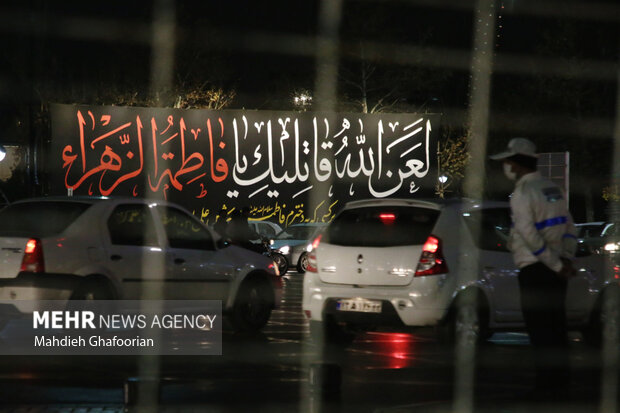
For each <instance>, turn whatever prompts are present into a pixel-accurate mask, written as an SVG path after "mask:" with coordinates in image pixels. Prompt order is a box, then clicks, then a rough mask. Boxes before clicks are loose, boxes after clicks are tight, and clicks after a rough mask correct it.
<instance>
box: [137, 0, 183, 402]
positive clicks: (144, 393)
mask: <svg viewBox="0 0 620 413" xmlns="http://www.w3.org/2000/svg"><path fill="white" fill-rule="evenodd" d="M152 13H153V21H152V28H151V75H150V76H151V78H150V93H151V96H152V97H153V99H154V101H155V102H156V104H157V105H159V106H167V101H168V99H169V98H170V96H171V95H170V92H171V90H172V86H173V71H174V56H175V44H176V6H175V1H174V0H155V2H154V3H153V11H152ZM147 159H149V158H148V157H147ZM147 162H152V161H147ZM146 169H147V170H154V167H153V166H152V165H146ZM144 178H145V180H148V176H147V175H145V177H144ZM144 186H145V188H148V187H149V184H148V182H145V185H144ZM149 194H150V192H149V191H148V190H147V191H146V195H145V196H147V197H148V196H149ZM150 196H153V197H155V196H157V195H153V194H151V195H150ZM165 259H166V257H165V255H164V254H163V253H162V255H160V256H159V258H158V259H156V260H148V261H147V260H144V261H143V262H142V274H149V277H150V278H152V279H156V280H162V281H163V280H164V278H165V268H166V262H165ZM154 261H156V262H154ZM163 292H164V290H163V282H154V283H146V284H145V285H144V286H143V290H142V291H141V297H142V299H143V300H163V299H164V298H165V297H164V295H163ZM148 334H151V337H152V336H153V335H156V334H158V332H157V331H156V330H150V331H149V332H148ZM152 338H156V337H152ZM160 376H161V371H160V359H159V357H158V356H147V355H143V356H141V357H140V361H139V383H138V395H137V406H136V409H137V411H138V412H140V413H142V412H145V413H146V412H156V411H159V409H158V407H157V405H158V402H159V390H160V388H159V382H160V380H161V377H160Z"/></svg>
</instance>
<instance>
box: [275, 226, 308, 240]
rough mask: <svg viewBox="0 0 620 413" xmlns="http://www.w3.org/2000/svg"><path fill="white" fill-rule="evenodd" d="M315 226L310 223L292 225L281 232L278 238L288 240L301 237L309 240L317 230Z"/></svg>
mask: <svg viewBox="0 0 620 413" xmlns="http://www.w3.org/2000/svg"><path fill="white" fill-rule="evenodd" d="M316 228H317V227H315V226H310V225H299V226H291V227H288V228H287V229H285V230H284V231H282V232H280V233H279V234H278V235H277V236H276V239H277V240H288V239H299V240H307V239H310V237H311V236H312V234H314V232H315V231H316Z"/></svg>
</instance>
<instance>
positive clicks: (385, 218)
mask: <svg viewBox="0 0 620 413" xmlns="http://www.w3.org/2000/svg"><path fill="white" fill-rule="evenodd" d="M379 219H381V222H382V223H384V224H387V225H390V224H393V223H394V221H396V215H394V214H379Z"/></svg>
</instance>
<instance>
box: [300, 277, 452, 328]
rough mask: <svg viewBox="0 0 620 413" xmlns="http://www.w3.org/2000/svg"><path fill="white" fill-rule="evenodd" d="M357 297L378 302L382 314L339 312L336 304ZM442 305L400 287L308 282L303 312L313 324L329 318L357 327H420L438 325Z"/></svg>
mask: <svg viewBox="0 0 620 413" xmlns="http://www.w3.org/2000/svg"><path fill="white" fill-rule="evenodd" d="M306 274H307V273H306ZM311 277H312V275H310V277H309V278H311ZM304 281H305V282H306V281H307V280H304ZM310 284H312V285H310ZM357 297H363V298H364V299H368V300H374V301H381V303H382V306H381V313H365V312H358V311H341V310H339V309H338V306H337V304H338V301H339V300H341V299H350V298H357ZM442 302H443V300H442V299H441V298H440V297H438V296H435V297H434V299H431V300H429V297H428V295H426V296H425V295H424V294H420V293H419V292H416V293H412V292H411V290H410V289H407V288H403V287H397V288H395V287H387V288H381V287H369V288H356V287H353V286H342V285H338V286H335V285H327V284H324V283H312V282H311V281H308V282H306V285H305V286H304V298H303V310H304V312H305V313H306V315H307V316H308V315H309V318H310V319H311V320H315V321H322V320H323V319H324V318H325V317H326V316H329V317H331V318H333V319H335V320H337V321H343V322H349V323H352V324H357V325H369V326H376V327H380V326H399V325H403V326H411V327H423V326H433V325H437V324H438V323H439V322H440V321H441V320H442V318H443V317H444V316H445V314H446V312H447V307H448V305H447V304H446V305H441V303H442Z"/></svg>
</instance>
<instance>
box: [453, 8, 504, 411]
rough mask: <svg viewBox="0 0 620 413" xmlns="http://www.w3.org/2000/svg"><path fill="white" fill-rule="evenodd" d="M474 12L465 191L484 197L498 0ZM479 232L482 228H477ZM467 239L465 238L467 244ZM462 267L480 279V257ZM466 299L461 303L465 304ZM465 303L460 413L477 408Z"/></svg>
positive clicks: (470, 319) (459, 353)
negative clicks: (475, 406) (469, 133)
mask: <svg viewBox="0 0 620 413" xmlns="http://www.w3.org/2000/svg"><path fill="white" fill-rule="evenodd" d="M475 7H476V8H475V10H474V13H473V16H474V22H473V30H474V42H473V51H472V64H471V74H470V77H471V82H470V91H469V99H470V101H469V113H468V126H469V128H470V131H471V140H470V153H472V154H475V156H473V157H472V159H471V162H470V163H469V165H468V166H467V169H466V172H465V180H464V184H463V190H464V191H463V192H464V195H465V197H468V198H471V199H482V198H483V195H484V180H485V162H486V147H487V139H488V133H489V111H490V98H491V74H492V71H493V44H494V38H495V15H496V10H495V4H494V0H478V1H477V2H476V5H475ZM474 232H476V233H477V232H478V231H474ZM465 242H467V241H465V240H464V239H463V240H462V241H461V244H462V245H463V244H464V243H465ZM460 260H461V263H460V265H459V268H463V269H465V271H464V274H462V276H463V277H465V278H466V279H465V280H464V282H465V283H466V284H468V283H467V278H469V279H471V280H474V279H476V278H477V273H478V272H477V265H478V260H477V257H474V256H471V255H468V256H463V255H461V258H460ZM465 302H466V300H462V301H461V303H465ZM465 310H466V308H465V306H462V307H461V308H457V312H458V313H459V314H458V315H457V319H459V320H463V321H464V322H465V324H466V325H465V326H464V327H465V328H464V329H462V330H457V332H456V333H457V336H456V346H455V349H454V351H455V353H456V354H455V357H456V372H455V376H454V377H455V383H454V387H455V391H454V401H453V403H454V409H453V411H454V412H456V413H468V412H472V411H473V393H474V380H475V374H474V373H475V360H476V341H475V337H473V338H474V340H472V337H471V334H468V332H471V331H472V327H473V325H472V323H475V322H477V320H476V317H477V314H470V313H467V312H465Z"/></svg>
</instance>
